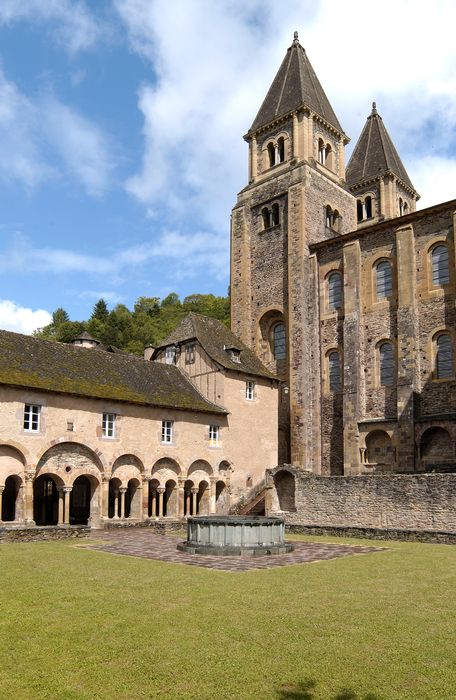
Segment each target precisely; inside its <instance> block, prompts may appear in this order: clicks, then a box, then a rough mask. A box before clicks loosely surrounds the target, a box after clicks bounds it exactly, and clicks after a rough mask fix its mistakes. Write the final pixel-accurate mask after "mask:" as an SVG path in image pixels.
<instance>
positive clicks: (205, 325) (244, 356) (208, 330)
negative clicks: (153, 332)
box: [155, 313, 277, 379]
mask: <svg viewBox="0 0 456 700" xmlns="http://www.w3.org/2000/svg"><path fill="white" fill-rule="evenodd" d="M193 338H195V339H196V340H198V342H199V343H200V344H201V346H202V347H203V348H204V350H205V351H206V352H207V354H208V355H209V357H211V358H212V359H213V360H215V362H217V363H218V364H219V365H221V366H222V367H225V369H230V370H234V371H235V372H242V373H243V374H252V375H256V376H259V377H268V378H269V379H277V377H276V376H275V375H274V374H272V373H271V372H269V370H267V369H266V367H265V366H264V365H263V364H262V362H261V361H260V360H259V359H258V357H257V356H256V355H255V353H254V352H252V350H250V348H248V347H247V345H244V343H242V342H241V341H240V340H239V338H237V337H236V336H235V335H234V333H232V332H231V331H230V329H229V328H227V327H226V326H225V325H224V324H223V323H221V321H218V320H217V319H215V318H209V317H208V316H202V315H201V314H195V313H190V314H188V315H187V316H186V317H185V318H184V319H183V321H182V322H181V323H180V324H179V325H178V326H177V328H176V329H175V330H174V331H173V332H172V333H171V334H170V335H169V336H168V337H167V338H166V339H165V340H164V341H163V342H162V343H161V344H160V347H159V348H157V350H156V351H155V353H157V351H158V350H159V349H160V348H164V347H166V346H167V345H178V344H180V343H184V342H186V341H189V340H192V339H193ZM227 349H239V350H240V358H239V359H240V362H235V361H233V360H232V359H231V358H230V355H229V353H228V352H227Z"/></svg>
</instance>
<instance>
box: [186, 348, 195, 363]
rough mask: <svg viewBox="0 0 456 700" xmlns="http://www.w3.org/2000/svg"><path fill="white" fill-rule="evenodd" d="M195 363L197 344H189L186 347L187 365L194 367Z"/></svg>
mask: <svg viewBox="0 0 456 700" xmlns="http://www.w3.org/2000/svg"><path fill="white" fill-rule="evenodd" d="M194 363H195V343H187V345H186V346H185V364H186V365H193V364H194Z"/></svg>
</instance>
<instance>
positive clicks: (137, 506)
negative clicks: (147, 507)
mask: <svg viewBox="0 0 456 700" xmlns="http://www.w3.org/2000/svg"><path fill="white" fill-rule="evenodd" d="M142 492H143V487H142V484H139V486H137V487H136V493H135V495H134V496H133V502H132V504H131V505H132V508H131V517H132V518H136V519H137V520H144V517H143V509H142V503H143V495H142Z"/></svg>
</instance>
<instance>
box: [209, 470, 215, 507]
mask: <svg viewBox="0 0 456 700" xmlns="http://www.w3.org/2000/svg"><path fill="white" fill-rule="evenodd" d="M216 480H217V477H216V476H211V477H210V478H209V481H210V484H209V515H213V514H214V513H215V511H216V502H215V498H216Z"/></svg>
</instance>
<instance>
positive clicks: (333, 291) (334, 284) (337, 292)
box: [328, 272, 342, 310]
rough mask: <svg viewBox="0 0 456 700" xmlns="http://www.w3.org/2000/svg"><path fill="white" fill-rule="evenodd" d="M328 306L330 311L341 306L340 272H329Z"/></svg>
mask: <svg viewBox="0 0 456 700" xmlns="http://www.w3.org/2000/svg"><path fill="white" fill-rule="evenodd" d="M328 305H329V308H330V309H332V310H335V309H340V308H341V306H342V275H341V274H340V272H331V274H330V275H329V277H328Z"/></svg>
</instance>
